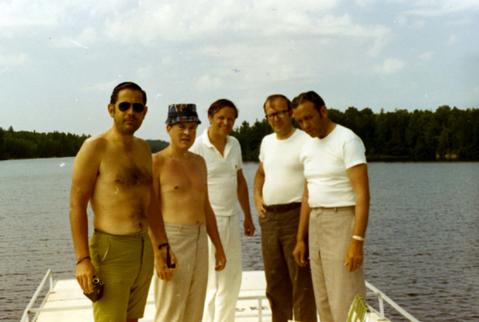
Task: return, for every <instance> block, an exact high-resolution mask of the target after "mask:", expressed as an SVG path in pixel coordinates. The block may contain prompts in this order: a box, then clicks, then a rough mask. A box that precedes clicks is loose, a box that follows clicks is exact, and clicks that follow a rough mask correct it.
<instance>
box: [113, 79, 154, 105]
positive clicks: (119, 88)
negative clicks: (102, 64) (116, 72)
mask: <svg viewBox="0 0 479 322" xmlns="http://www.w3.org/2000/svg"><path fill="white" fill-rule="evenodd" d="M124 89H131V90H134V91H139V92H141V94H142V95H143V104H145V105H146V93H145V91H144V90H143V89H142V88H141V87H140V85H138V84H136V83H133V82H123V83H120V84H118V85H116V86H115V88H114V89H113V92H111V96H110V104H115V103H116V101H117V100H118V93H120V91H122V90H124Z"/></svg>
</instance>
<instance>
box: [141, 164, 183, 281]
mask: <svg viewBox="0 0 479 322" xmlns="http://www.w3.org/2000/svg"><path fill="white" fill-rule="evenodd" d="M152 163H153V169H152V173H153V184H152V188H151V199H150V206H149V211H148V225H149V235H150V239H151V243H152V245H153V252H154V254H155V269H156V273H157V274H158V277H160V278H161V279H164V280H170V279H171V277H172V274H173V271H174V268H172V267H167V258H166V257H167V252H170V257H171V263H174V264H175V266H176V257H175V255H174V254H173V251H172V250H171V248H170V246H169V244H168V238H167V236H166V231H165V224H164V222H163V214H162V213H161V197H160V196H161V184H160V174H159V167H160V166H161V162H160V161H159V159H157V158H155V159H154V160H153V162H152ZM165 245H166V246H165Z"/></svg>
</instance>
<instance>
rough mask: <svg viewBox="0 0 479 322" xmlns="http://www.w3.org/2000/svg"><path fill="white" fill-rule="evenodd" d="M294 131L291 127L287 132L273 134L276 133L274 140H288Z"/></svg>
mask: <svg viewBox="0 0 479 322" xmlns="http://www.w3.org/2000/svg"><path fill="white" fill-rule="evenodd" d="M294 131H295V128H294V127H293V126H291V128H290V129H288V130H287V131H285V132H284V133H282V132H281V133H280V132H275V133H276V138H277V139H278V140H286V139H287V138H289V137H290V136H291V135H293V133H294Z"/></svg>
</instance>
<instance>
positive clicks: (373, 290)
mask: <svg viewBox="0 0 479 322" xmlns="http://www.w3.org/2000/svg"><path fill="white" fill-rule="evenodd" d="M366 287H367V288H368V290H369V291H370V292H371V293H373V294H374V295H375V296H376V297H377V299H378V305H379V311H378V314H379V315H380V316H381V317H382V318H385V315H384V302H386V303H387V304H389V305H390V306H391V307H392V308H393V309H395V310H396V312H398V313H399V314H401V315H402V316H404V317H405V318H406V319H408V320H409V321H410V322H420V321H419V320H418V319H416V318H415V317H414V316H412V315H411V314H410V313H409V312H407V311H406V310H405V309H403V308H402V307H401V306H399V304H397V303H396V302H394V301H393V300H392V299H390V298H389V297H388V296H387V295H386V294H384V293H383V292H381V291H380V290H379V289H378V288H377V287H376V286H374V285H373V284H371V283H369V282H368V281H366Z"/></svg>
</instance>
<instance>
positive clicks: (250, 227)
mask: <svg viewBox="0 0 479 322" xmlns="http://www.w3.org/2000/svg"><path fill="white" fill-rule="evenodd" d="M236 177H237V181H238V187H237V195H238V201H239V203H240V206H241V209H243V213H244V233H245V235H246V236H253V235H254V231H255V227H254V224H253V218H252V217H251V208H250V205H249V194H248V184H247V183H246V179H245V177H244V175H243V170H241V169H240V170H238V172H237V173H236Z"/></svg>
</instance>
